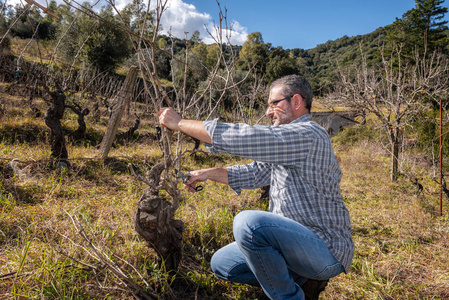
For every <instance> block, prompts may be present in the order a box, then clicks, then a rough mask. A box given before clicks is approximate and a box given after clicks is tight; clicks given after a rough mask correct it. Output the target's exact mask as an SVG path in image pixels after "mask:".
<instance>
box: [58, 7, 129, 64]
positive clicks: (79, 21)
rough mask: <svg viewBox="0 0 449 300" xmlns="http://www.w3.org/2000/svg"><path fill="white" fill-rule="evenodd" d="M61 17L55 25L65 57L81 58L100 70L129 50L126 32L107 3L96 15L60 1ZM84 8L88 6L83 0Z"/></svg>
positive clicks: (116, 62)
mask: <svg viewBox="0 0 449 300" xmlns="http://www.w3.org/2000/svg"><path fill="white" fill-rule="evenodd" d="M61 6H62V7H61V9H60V10H59V13H60V15H61V17H62V19H63V20H62V21H61V26H59V28H58V40H60V41H61V43H60V44H61V45H60V48H59V49H58V50H60V51H61V52H62V53H63V55H64V56H65V57H66V58H67V60H68V61H69V62H70V63H72V62H75V61H80V62H84V63H85V65H86V66H87V65H92V66H94V67H96V68H98V69H99V70H100V71H109V72H111V71H113V70H114V69H115V68H116V67H117V66H118V64H119V63H121V62H122V61H123V60H124V59H125V58H127V57H128V56H129V55H130V53H131V41H130V39H129V36H128V34H126V33H124V32H123V31H122V30H120V29H119V28H117V27H119V22H121V21H119V20H118V17H117V16H115V15H114V13H113V11H112V8H111V6H106V7H104V8H102V10H101V12H100V13H99V17H100V18H101V19H102V20H99V19H98V18H94V17H92V16H91V15H86V14H84V13H83V12H80V11H72V9H71V7H70V6H65V5H61ZM84 7H85V9H86V10H89V9H91V7H90V6H88V5H87V4H85V6H84Z"/></svg>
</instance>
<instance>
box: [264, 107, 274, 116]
mask: <svg viewBox="0 0 449 300" xmlns="http://www.w3.org/2000/svg"><path fill="white" fill-rule="evenodd" d="M273 114H274V109H272V108H271V106H268V108H267V112H266V113H265V115H266V116H267V117H271V116H272V115H273Z"/></svg>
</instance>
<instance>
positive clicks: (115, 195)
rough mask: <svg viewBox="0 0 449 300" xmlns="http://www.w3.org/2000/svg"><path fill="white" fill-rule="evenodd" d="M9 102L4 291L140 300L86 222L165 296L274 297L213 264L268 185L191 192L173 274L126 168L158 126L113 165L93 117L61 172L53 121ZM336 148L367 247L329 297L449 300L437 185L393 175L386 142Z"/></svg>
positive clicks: (149, 149)
mask: <svg viewBox="0 0 449 300" xmlns="http://www.w3.org/2000/svg"><path fill="white" fill-rule="evenodd" d="M0 96H1V97H5V98H6V97H8V95H0ZM8 99H10V98H8ZM4 103H7V105H6V110H7V111H8V112H13V111H15V113H6V114H3V117H2V118H1V119H0V134H1V135H2V137H1V138H0V149H1V150H0V171H1V177H0V183H1V185H0V298H1V299H15V298H20V299H22V298H23V299H25V298H37V299H62V298H70V299H72V298H73V299H81V298H82V299H85V298H89V299H92V298H94V299H103V298H107V299H132V298H133V295H132V294H131V293H130V290H129V289H128V288H127V286H126V285H125V284H124V283H123V281H122V279H120V278H118V277H116V276H115V275H114V274H113V273H111V272H110V271H108V270H107V269H102V264H101V263H99V261H98V259H97V258H96V257H94V256H92V255H91V253H92V250H91V248H89V245H88V244H87V242H86V241H85V240H84V239H83V238H82V237H81V235H80V234H79V232H78V230H79V224H81V225H82V226H83V228H84V229H85V231H86V233H87V235H88V237H89V238H90V239H91V240H92V242H93V244H94V245H95V246H96V247H97V248H98V249H99V251H101V253H103V254H104V255H105V256H106V257H109V258H110V259H111V261H113V262H114V263H115V264H116V265H117V266H118V267H119V268H120V269H121V270H122V271H123V272H124V273H125V274H126V276H128V277H129V278H130V279H131V280H132V281H133V282H135V283H136V284H137V285H139V286H140V287H141V288H142V289H144V290H145V291H147V292H148V293H149V292H151V291H152V290H155V291H156V292H157V293H159V294H160V295H161V296H162V298H165V299H170V298H171V299H266V297H265V295H264V294H263V293H262V292H261V290H260V289H258V288H253V287H249V286H244V285H238V284H231V283H227V282H223V281H221V280H218V279H217V278H215V277H214V276H213V274H212V273H211V271H210V269H209V261H210V257H211V255H212V254H213V252H214V251H215V250H217V249H218V248H219V247H221V246H223V245H225V244H226V243H228V242H230V241H231V240H232V231H231V226H232V219H233V217H234V215H235V214H236V213H237V212H239V211H240V210H243V209H266V207H267V203H266V202H265V201H261V200H258V197H259V194H260V191H245V192H244V193H243V194H242V195H241V196H240V197H237V196H236V195H235V194H234V193H233V192H232V191H231V189H230V188H228V187H226V186H222V185H218V184H214V183H211V182H208V183H205V185H204V186H205V189H204V190H203V191H201V192H199V193H196V194H190V193H189V194H188V193H186V192H185V190H184V189H182V195H183V199H184V202H183V203H182V204H181V207H180V208H179V210H178V215H177V218H179V219H181V220H182V221H184V222H185V225H186V230H185V232H184V258H183V262H182V265H181V268H180V269H179V271H178V272H177V273H176V274H167V273H166V272H164V271H163V270H160V269H159V268H158V267H157V266H156V264H155V263H154V262H155V257H156V255H155V253H154V251H153V250H151V249H149V248H148V247H147V246H146V245H145V243H144V242H143V241H142V240H141V239H140V237H139V236H138V234H137V233H136V232H135V230H134V226H133V218H134V213H135V210H136V207H137V202H138V200H139V198H140V196H141V195H142V193H143V190H144V189H145V185H144V184H142V183H141V182H138V181H136V180H135V179H134V178H133V177H132V176H131V175H130V174H129V171H128V169H127V165H128V163H133V165H134V166H136V169H137V170H138V171H139V172H142V173H143V172H145V170H147V169H148V168H149V167H151V165H152V164H154V163H155V162H156V161H158V160H159V159H160V157H161V153H160V151H159V149H158V147H157V146H156V145H155V143H154V141H153V140H151V139H150V138H146V136H147V134H146V133H149V132H152V129H151V127H150V123H149V122H146V123H145V122H144V126H143V128H142V129H141V132H146V133H144V134H141V138H139V139H136V140H134V141H129V142H127V143H124V144H123V145H117V147H116V148H114V149H113V151H112V152H111V154H110V157H112V158H113V159H111V160H108V161H103V160H98V159H96V154H97V149H96V147H95V145H94V143H93V142H92V141H97V142H99V141H98V137H97V136H101V134H100V133H101V132H102V130H104V125H102V126H100V125H89V129H88V135H91V139H90V141H91V142H90V143H79V142H76V143H75V142H72V143H69V146H68V148H69V155H70V158H71V161H70V162H71V166H70V168H69V169H54V168H52V167H51V166H50V165H49V164H48V162H47V160H46V159H47V158H48V157H49V149H48V145H47V143H46V130H47V129H46V127H45V126H44V125H43V122H42V119H41V118H32V117H29V113H28V111H27V107H26V106H24V105H21V104H20V99H15V100H14V101H9V102H4ZM67 120H69V121H66V122H65V123H64V124H65V126H67V127H68V128H72V127H76V125H74V124H73V123H71V122H73V121H70V120H74V118H71V117H70V116H68V117H67ZM88 123H89V124H92V123H90V122H89V120H88ZM20 128H29V129H30V130H32V133H33V135H32V136H34V137H35V138H34V139H30V138H29V137H28V136H27V135H26V134H25V132H26V131H25V130H22V131H20V132H21V134H22V135H21V136H17V135H14V134H13V133H12V132H11V130H18V129H20ZM91 144H93V145H91ZM335 152H336V155H337V157H338V159H339V161H340V164H341V167H342V170H343V173H344V177H343V181H342V184H341V188H342V193H343V195H344V197H345V203H346V205H347V207H348V209H349V211H350V214H351V217H352V224H353V229H354V241H355V244H356V253H355V257H354V261H353V264H352V267H351V270H350V272H349V273H348V274H342V275H340V276H338V277H336V278H334V279H332V280H331V282H330V284H329V286H328V288H327V289H326V291H325V292H324V293H323V294H322V299H447V298H449V275H448V274H449V257H448V256H449V254H448V249H449V240H448V235H449V221H448V219H447V214H446V217H445V218H444V217H443V218H441V217H438V216H437V215H436V213H435V212H436V211H437V199H438V195H437V192H438V189H437V187H436V186H435V185H434V184H433V183H432V181H431V180H425V181H423V182H422V183H423V185H424V187H425V189H424V193H423V194H421V195H419V196H416V195H415V188H414V186H413V185H412V184H411V183H410V182H409V181H408V179H407V178H405V177H404V178H400V180H399V181H398V182H396V183H391V182H390V181H389V176H388V174H389V172H388V166H389V161H388V155H387V154H386V153H385V152H384V151H383V149H382V148H380V147H379V146H378V144H377V143H367V142H365V143H363V142H362V143H359V144H356V145H355V146H351V147H345V146H338V147H336V149H335ZM13 158H19V159H21V160H23V161H26V162H27V163H26V164H23V165H22V167H23V170H24V172H26V174H27V176H22V177H20V176H18V175H17V174H14V173H13V171H12V169H11V168H10V167H9V165H8V163H9V161H10V160H11V159H13ZM245 162H246V161H245V160H242V159H236V158H232V157H229V156H214V155H211V156H207V155H205V154H202V153H200V154H198V155H197V156H196V157H193V156H191V157H186V158H185V159H184V161H183V168H185V169H186V170H191V169H195V168H202V167H208V166H225V165H229V164H232V163H245ZM416 168H419V169H416V170H418V171H419V172H420V174H421V177H422V178H424V179H425V178H430V177H431V176H432V174H430V173H431V172H430V171H429V168H428V167H427V166H425V165H420V166H419V167H416ZM446 203H447V201H446ZM447 210H448V206H447V205H446V206H445V211H446V213H447ZM75 218H77V219H78V220H79V222H80V223H79V224H78V223H76V222H75V223H74V220H75ZM7 274H10V275H7ZM147 284H148V286H147Z"/></svg>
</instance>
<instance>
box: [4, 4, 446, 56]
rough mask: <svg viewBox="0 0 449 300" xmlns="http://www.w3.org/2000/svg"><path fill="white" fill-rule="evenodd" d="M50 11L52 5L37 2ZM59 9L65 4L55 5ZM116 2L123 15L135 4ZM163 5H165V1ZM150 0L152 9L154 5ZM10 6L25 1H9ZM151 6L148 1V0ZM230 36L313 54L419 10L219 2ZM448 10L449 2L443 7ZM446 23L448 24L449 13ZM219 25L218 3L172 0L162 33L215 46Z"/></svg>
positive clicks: (237, 42) (405, 6) (391, 6)
mask: <svg viewBox="0 0 449 300" xmlns="http://www.w3.org/2000/svg"><path fill="white" fill-rule="evenodd" d="M35 1H36V2H38V3H40V4H42V5H44V6H46V4H47V1H49V0H35ZM56 1H57V3H58V4H60V3H62V0H56ZM84 1H88V2H90V3H92V4H93V3H97V4H96V6H95V9H97V10H99V9H100V7H101V6H103V5H105V3H106V0H81V1H77V2H78V3H83V2H84ZM109 1H113V2H114V3H115V5H116V6H117V8H118V9H119V10H120V9H121V8H123V7H124V6H125V5H126V4H127V3H130V2H132V0H109ZM162 1H164V0H162ZM156 2H159V1H155V0H152V1H151V2H150V3H151V6H154V5H155V4H156ZM7 3H9V4H16V3H22V4H26V3H25V2H24V0H7ZM144 3H148V0H144ZM219 3H220V6H221V8H222V11H223V13H225V10H226V14H227V22H228V25H229V26H230V25H231V24H232V31H231V43H232V44H234V45H242V44H243V43H244V42H245V41H246V38H247V35H248V34H249V33H252V32H256V31H258V32H261V33H262V38H263V40H264V42H265V43H271V44H272V46H273V47H278V46H281V47H282V48H284V49H293V48H302V49H311V48H314V47H316V46H317V45H318V44H323V43H325V42H327V41H329V40H336V39H338V38H340V37H343V36H344V35H347V36H349V37H352V36H356V35H363V34H367V33H370V32H373V31H374V30H376V29H377V28H379V27H383V26H386V25H389V24H391V23H393V22H394V21H395V20H396V18H401V17H402V15H403V14H404V13H405V12H407V11H408V10H410V9H412V8H414V7H415V4H416V3H415V1H414V0H318V1H314V0H285V1H280V0H278V1H273V0H271V1H268V0H219ZM443 6H445V7H448V6H449V2H445V3H443ZM445 20H446V21H448V20H449V16H448V14H446V16H445ZM218 21H219V8H218V5H217V1H216V0H168V5H167V9H166V11H165V12H164V13H163V16H162V19H161V23H162V28H163V30H164V31H163V33H168V32H170V34H172V35H174V36H176V37H178V38H184V37H185V34H184V33H185V32H189V34H188V37H189V35H191V34H192V33H193V32H194V31H195V30H198V31H200V38H201V39H202V40H203V41H204V42H206V43H207V44H210V43H213V39H212V38H211V37H210V36H209V34H208V33H207V31H206V30H205V27H208V28H209V32H212V33H214V32H215V30H214V28H215V27H214V23H215V24H217V23H218Z"/></svg>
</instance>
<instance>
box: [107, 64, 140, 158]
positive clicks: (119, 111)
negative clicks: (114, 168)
mask: <svg viewBox="0 0 449 300" xmlns="http://www.w3.org/2000/svg"><path fill="white" fill-rule="evenodd" d="M137 71H138V69H137V67H136V66H132V67H131V68H130V69H129V71H128V75H127V76H126V79H125V83H124V84H123V87H122V89H121V91H120V94H119V96H118V99H117V104H116V105H115V107H114V110H113V111H112V115H111V117H110V118H109V122H108V128H107V129H106V132H105V134H104V137H103V140H102V141H101V144H100V156H101V157H103V158H104V157H107V156H108V153H109V151H110V150H111V146H112V142H113V141H114V138H115V135H116V134H117V130H118V127H119V126H120V121H121V119H122V115H123V112H124V110H125V107H126V103H127V102H130V101H131V95H132V91H133V89H134V85H135V84H136V80H137Z"/></svg>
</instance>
